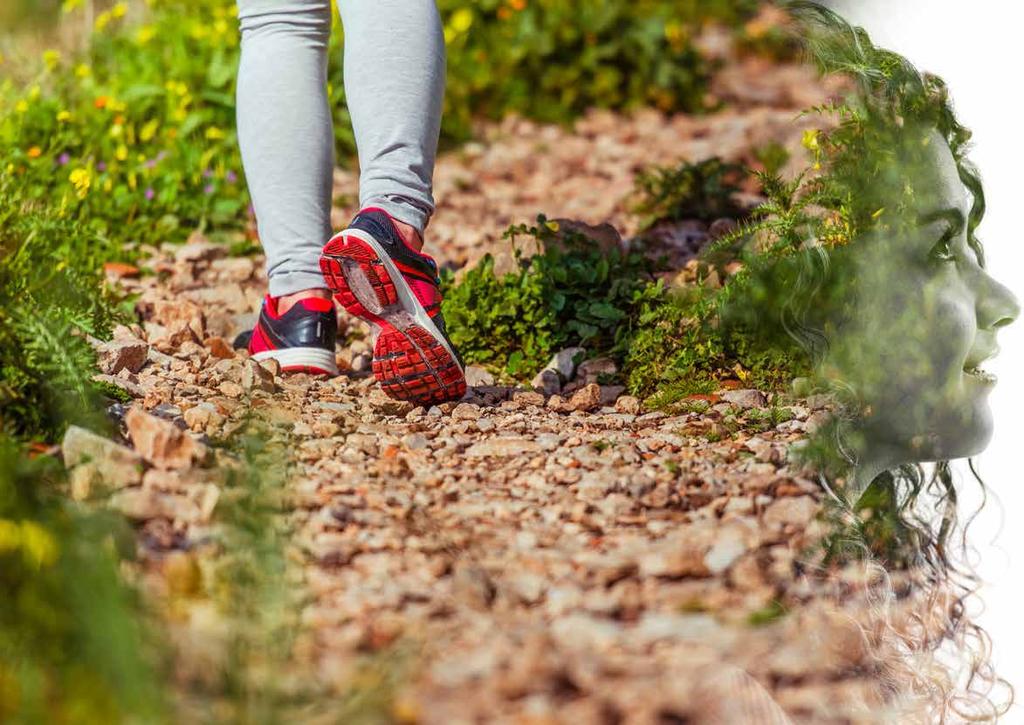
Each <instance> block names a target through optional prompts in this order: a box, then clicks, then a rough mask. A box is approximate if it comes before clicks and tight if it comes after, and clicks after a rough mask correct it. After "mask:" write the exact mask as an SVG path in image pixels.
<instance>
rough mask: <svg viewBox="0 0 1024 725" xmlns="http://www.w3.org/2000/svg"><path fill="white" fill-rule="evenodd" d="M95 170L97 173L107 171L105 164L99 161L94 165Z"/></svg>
mask: <svg viewBox="0 0 1024 725" xmlns="http://www.w3.org/2000/svg"><path fill="white" fill-rule="evenodd" d="M96 170H97V171H106V170H107V162H106V161H100V162H99V163H98V164H96Z"/></svg>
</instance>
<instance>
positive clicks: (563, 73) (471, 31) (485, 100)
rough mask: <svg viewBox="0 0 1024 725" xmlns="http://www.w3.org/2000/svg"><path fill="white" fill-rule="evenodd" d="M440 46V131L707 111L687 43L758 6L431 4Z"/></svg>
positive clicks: (531, 0) (584, 1)
mask: <svg viewBox="0 0 1024 725" xmlns="http://www.w3.org/2000/svg"><path fill="white" fill-rule="evenodd" d="M438 5H439V7H440V9H441V12H442V16H443V18H444V21H445V40H446V41H447V44H448V89H447V105H446V110H445V124H446V134H447V135H448V136H450V137H453V138H464V137H467V136H469V135H470V129H471V125H472V121H473V119H474V118H476V117H479V116H485V117H489V118H501V117H503V116H505V115H507V114H508V113H519V114H521V115H524V116H528V117H531V118H536V119H539V120H542V121H551V122H566V121H569V120H571V119H572V118H573V117H575V116H576V115H578V114H580V113H582V112H583V111H585V110H587V109H588V108H590V107H594V106H597V107H602V108H613V109H629V108H636V107H640V106H654V107H657V108H660V109H662V110H664V111H679V110H683V111H690V112H699V111H702V110H706V109H707V107H708V104H709V103H712V102H711V101H710V100H709V99H708V97H707V84H708V80H709V77H710V73H711V71H712V69H713V66H712V64H711V63H710V62H709V61H707V60H706V59H705V58H704V57H703V56H702V55H701V53H700V52H699V51H698V49H697V47H696V45H695V44H694V38H695V36H696V35H697V34H698V33H699V31H700V30H701V28H702V26H703V25H705V24H706V23H709V22H720V23H723V24H725V25H727V26H729V27H731V28H737V29H738V28H740V27H741V26H742V24H743V23H744V21H746V20H748V19H749V18H751V17H752V16H753V15H754V14H755V13H756V11H757V9H758V7H759V5H760V2H758V1H757V0H635V1H634V2H591V1H590V0H480V2H474V3H466V2H465V1H464V0H440V2H439V3H438Z"/></svg>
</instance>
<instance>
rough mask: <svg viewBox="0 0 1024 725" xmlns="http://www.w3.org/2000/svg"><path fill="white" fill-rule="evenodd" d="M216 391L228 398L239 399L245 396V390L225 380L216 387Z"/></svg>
mask: <svg viewBox="0 0 1024 725" xmlns="http://www.w3.org/2000/svg"><path fill="white" fill-rule="evenodd" d="M217 390H219V391H220V392H222V393H223V394H224V395H226V396H228V397H229V398H241V397H242V396H243V395H244V394H245V390H244V389H243V388H242V386H241V385H239V384H238V383H234V382H232V381H230V380H226V381H224V382H223V383H221V384H220V385H218V386H217Z"/></svg>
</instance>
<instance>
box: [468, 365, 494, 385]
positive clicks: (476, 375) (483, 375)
mask: <svg viewBox="0 0 1024 725" xmlns="http://www.w3.org/2000/svg"><path fill="white" fill-rule="evenodd" d="M466 385H468V386H470V387H473V388H477V387H481V386H484V387H486V386H489V385H494V376H493V375H492V374H491V373H490V372H489V371H488V370H487V369H486V368H482V367H480V366H479V365H468V366H467V367H466Z"/></svg>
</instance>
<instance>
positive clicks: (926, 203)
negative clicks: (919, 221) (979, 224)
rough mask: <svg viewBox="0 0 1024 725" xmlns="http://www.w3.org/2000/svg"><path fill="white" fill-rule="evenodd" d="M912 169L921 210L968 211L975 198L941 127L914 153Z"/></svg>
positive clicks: (926, 137)
mask: <svg viewBox="0 0 1024 725" xmlns="http://www.w3.org/2000/svg"><path fill="white" fill-rule="evenodd" d="M910 158H911V159H912V160H909V161H908V163H909V164H911V165H912V167H917V166H920V168H911V169H908V171H909V172H910V174H911V175H912V176H913V177H914V186H915V189H916V194H915V197H916V201H917V206H918V208H919V210H920V211H922V212H927V211H932V210H942V209H950V208H953V209H960V210H961V211H963V212H965V213H966V212H967V211H968V210H969V208H970V204H971V199H970V195H969V194H968V192H967V187H965V186H964V183H963V181H961V179H960V171H959V169H958V168H957V164H956V160H955V159H954V158H953V152H952V151H950V148H949V143H947V141H946V139H944V138H943V137H942V134H940V133H939V132H938V131H936V130H933V131H931V132H929V133H928V134H927V135H926V136H925V137H924V138H923V139H922V140H921V152H920V153H914V154H912V155H911V157H910Z"/></svg>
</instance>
